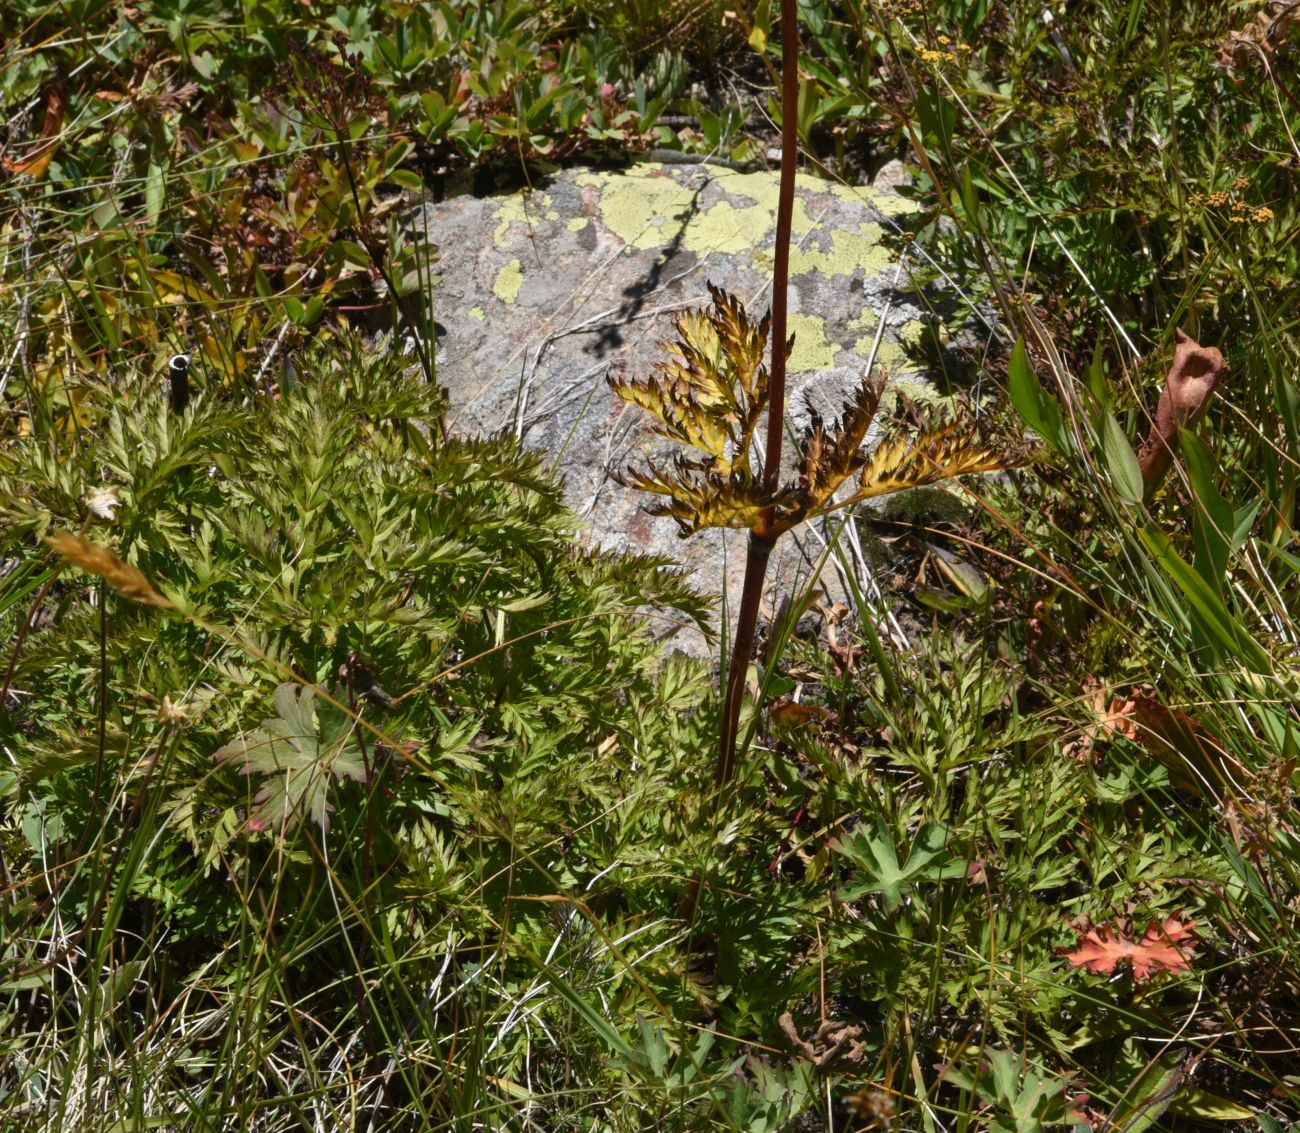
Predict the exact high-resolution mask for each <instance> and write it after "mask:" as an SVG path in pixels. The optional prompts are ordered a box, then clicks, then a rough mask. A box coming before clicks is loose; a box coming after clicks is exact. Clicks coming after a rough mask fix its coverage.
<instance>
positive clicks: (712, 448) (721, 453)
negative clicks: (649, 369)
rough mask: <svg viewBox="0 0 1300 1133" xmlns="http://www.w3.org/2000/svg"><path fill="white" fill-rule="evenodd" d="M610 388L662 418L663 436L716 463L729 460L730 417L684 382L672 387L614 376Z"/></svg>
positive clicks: (660, 425) (660, 420) (659, 429)
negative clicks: (701, 397)
mask: <svg viewBox="0 0 1300 1133" xmlns="http://www.w3.org/2000/svg"><path fill="white" fill-rule="evenodd" d="M609 384H610V388H611V389H613V391H614V392H615V393H616V394H618V396H619V397H621V398H622V399H623V400H624V401H628V402H631V403H632V404H633V405H635V406H638V407H639V408H641V409H644V410H645V411H646V412H647V413H650V414H652V415H653V416H654V417H656V418H657V419H658V422H659V423H658V425H657V426H656V427H655V432H656V433H658V434H659V435H660V436H661V437H667V438H668V439H669V440H672V441H677V442H678V443H679V444H684V445H689V446H690V447H691V448H694V449H698V450H699V451H700V452H703V453H706V454H707V455H708V456H709V457H711V458H712V459H713V460H714V461H715V462H716V463H719V464H727V463H729V454H728V451H727V448H728V444H729V442H730V440H731V430H730V428H729V427H728V425H727V421H726V418H725V416H724V415H723V414H721V413H719V412H718V411H717V410H716V409H714V410H710V409H709V407H708V406H706V405H704V404H702V403H701V402H700V401H699V400H697V399H696V397H695V396H694V395H693V394H692V393H691V391H690V390H689V389H687V388H685V387H684V386H676V387H669V386H665V385H663V384H660V383H658V382H627V381H623V380H622V379H614V378H611V379H610V382H609Z"/></svg>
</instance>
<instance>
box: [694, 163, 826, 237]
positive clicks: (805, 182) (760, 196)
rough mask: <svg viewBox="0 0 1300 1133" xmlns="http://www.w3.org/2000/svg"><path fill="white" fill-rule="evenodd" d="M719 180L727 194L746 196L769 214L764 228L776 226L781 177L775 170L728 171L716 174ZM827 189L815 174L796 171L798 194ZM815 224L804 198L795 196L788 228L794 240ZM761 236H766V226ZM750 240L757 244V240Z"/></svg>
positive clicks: (730, 195)
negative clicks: (768, 171)
mask: <svg viewBox="0 0 1300 1133" xmlns="http://www.w3.org/2000/svg"><path fill="white" fill-rule="evenodd" d="M718 181H719V182H720V184H721V187H722V189H723V191H724V192H725V194H726V195H727V197H729V198H733V199H734V198H735V197H748V198H749V199H750V200H751V201H753V202H754V204H755V205H757V206H758V207H759V208H761V209H765V210H766V211H767V212H769V213H771V220H769V221H768V222H767V228H769V229H775V228H776V201H777V196H778V194H779V192H780V180H779V178H778V177H777V175H776V174H775V173H736V172H734V171H729V172H726V173H722V174H719V176H718ZM825 188H826V182H825V181H819V180H817V178H816V177H809V176H807V175H806V174H802V173H801V174H799V175H798V176H797V177H796V178H795V189H796V192H799V193H809V192H824V191H825ZM813 227H814V224H813V218H812V217H811V216H809V215H808V209H807V208H806V207H804V203H803V201H801V200H800V199H799V198H798V197H795V200H794V212H793V213H792V214H791V217H790V231H791V232H792V233H793V234H794V237H795V239H798V238H799V237H800V236H803V235H805V234H807V233H808V232H811V231H812V229H813ZM763 235H766V229H765V230H764V233H763ZM752 243H755V244H756V243H758V241H757V239H755V240H754V241H752Z"/></svg>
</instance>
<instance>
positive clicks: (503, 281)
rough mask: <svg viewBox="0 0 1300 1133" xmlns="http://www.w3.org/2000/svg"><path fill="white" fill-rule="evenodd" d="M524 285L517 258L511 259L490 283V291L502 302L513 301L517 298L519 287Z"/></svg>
mask: <svg viewBox="0 0 1300 1133" xmlns="http://www.w3.org/2000/svg"><path fill="white" fill-rule="evenodd" d="M523 285H524V272H523V268H522V267H521V266H520V263H519V261H518V260H511V261H510V262H509V263H508V264H506V265H505V267H503V268H502V269H501V270H500V271H499V272H497V277H496V279H495V280H494V281H493V283H492V293H493V294H494V295H495V296H496V297H497V298H498V299H500V300H501V302H503V303H513V302H514V301H515V300H516V299H518V298H519V289H520V288H521V287H522V286H523Z"/></svg>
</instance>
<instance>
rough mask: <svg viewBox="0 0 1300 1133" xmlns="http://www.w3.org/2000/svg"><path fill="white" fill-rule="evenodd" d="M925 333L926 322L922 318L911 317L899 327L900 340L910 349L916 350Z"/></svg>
mask: <svg viewBox="0 0 1300 1133" xmlns="http://www.w3.org/2000/svg"><path fill="white" fill-rule="evenodd" d="M924 335H925V323H923V322H921V320H920V319H909V320H908V321H907V322H905V323H904V324H903V325H902V326H901V327H899V328H898V341H899V342H901V343H902V344H903V345H904V346H906V347H907V348H908V349H910V350H915V349H917V347H919V346H920V345H921V340H922V337H923V336H924Z"/></svg>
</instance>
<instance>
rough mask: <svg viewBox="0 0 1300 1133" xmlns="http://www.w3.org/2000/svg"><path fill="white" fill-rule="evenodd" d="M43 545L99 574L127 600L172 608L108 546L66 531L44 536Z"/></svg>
mask: <svg viewBox="0 0 1300 1133" xmlns="http://www.w3.org/2000/svg"><path fill="white" fill-rule="evenodd" d="M45 543H46V545H47V546H48V547H49V548H50V549H51V550H53V551H55V552H57V553H58V554H60V555H62V556H63V557H64V558H65V559H67V560H68V562H70V563H72V565H73V566H79V567H81V569H82V570H84V571H89V572H90V573H91V574H97V575H99V577H100V578H102V579H103V580H104V581H105V582H107V583H108V584H109V586H111V587H112V588H113V589H114V590H116V591H117V592H118V593H119V594H120V595H122V597H123V598H130V599H131V601H133V602H141V603H143V604H144V605H146V606H157V607H159V608H160V609H163V610H171V609H174V608H175V607H173V605H172V603H171V602H170V601H168V600H167V599H166V598H164V597H163V596H162V595H161V594H159V593H158V591H156V590H155V589H154V588H153V586H152V585H151V584H150V582H149V580H148V579H147V578H145V576H144V575H143V574H142V573H141V572H140V570H139V568H137V567H133V566H132V565H131V564H130V563H124V562H123V561H122V560H121V559H119V558H118V557H117V556H116V555H115V554H114V553H113V552H112V551H110V550H109V549H108V548H107V547H101V546H100V545H99V544H98V543H92V542H91V541H90V540H89V539H85V538H83V537H82V536H80V535H73V534H71V533H70V532H67V531H60V532H59V533H58V534H56V535H47V536H46V538H45Z"/></svg>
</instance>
